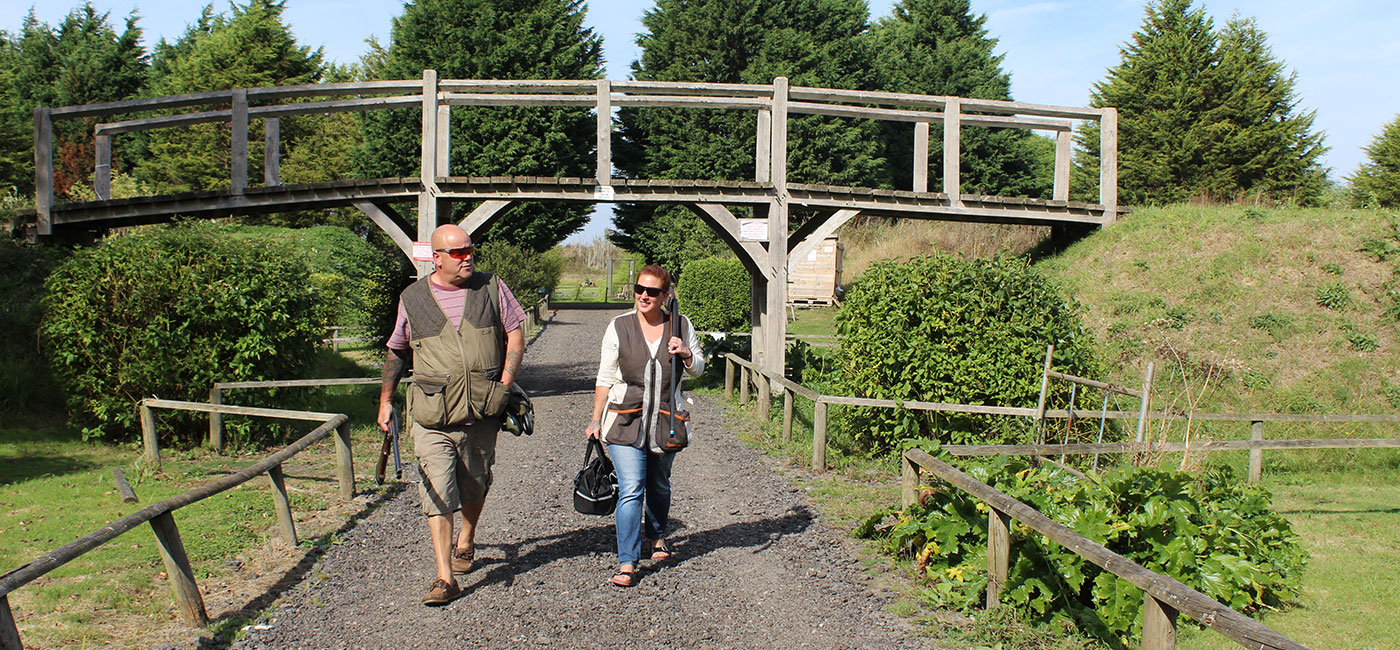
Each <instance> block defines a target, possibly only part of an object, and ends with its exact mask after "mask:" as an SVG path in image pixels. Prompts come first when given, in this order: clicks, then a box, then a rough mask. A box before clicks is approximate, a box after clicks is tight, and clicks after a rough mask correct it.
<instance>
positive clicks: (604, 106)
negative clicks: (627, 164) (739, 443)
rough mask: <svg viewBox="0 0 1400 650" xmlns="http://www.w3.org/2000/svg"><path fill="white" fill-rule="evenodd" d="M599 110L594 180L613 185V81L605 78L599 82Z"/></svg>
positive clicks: (600, 185) (601, 183)
mask: <svg viewBox="0 0 1400 650" xmlns="http://www.w3.org/2000/svg"><path fill="white" fill-rule="evenodd" d="M594 110H596V111H597V115H596V121H597V129H596V136H597V146H596V149H597V152H598V155H597V169H595V170H594V175H593V177H594V180H597V181H598V186H599V187H608V186H610V185H612V82H611V81H608V80H607V79H603V80H601V81H599V82H598V105H597V106H596V107H595V109H594Z"/></svg>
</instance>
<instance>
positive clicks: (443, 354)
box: [399, 272, 506, 429]
mask: <svg viewBox="0 0 1400 650" xmlns="http://www.w3.org/2000/svg"><path fill="white" fill-rule="evenodd" d="M465 291H466V295H465V296H464V301H463V305H462V323H461V326H460V327H457V328H453V327H452V321H451V319H449V318H448V317H447V314H446V313H445V312H443V311H442V307H441V306H440V305H438V302H437V299H436V298H434V297H433V290H432V287H430V286H428V278H427V276H424V277H422V278H419V279H418V281H417V282H414V283H413V284H411V285H409V286H408V288H407V289H404V290H403V293H401V294H399V299H400V300H402V301H403V307H404V312H406V313H407V314H408V327H409V348H410V349H411V350H412V351H413V386H412V388H410V389H409V400H410V404H411V406H410V409H409V411H410V413H411V415H412V416H413V420H414V421H415V422H417V423H418V424H420V425H422V426H424V427H427V428H430V429H433V428H442V427H450V426H460V425H464V424H467V423H469V422H473V421H477V420H482V419H485V418H491V417H496V416H499V415H500V414H501V413H502V411H503V410H504V408H505V401H506V389H505V387H504V386H502V385H501V384H500V381H499V380H500V378H501V368H502V366H503V365H504V363H505V358H506V336H505V329H504V328H503V327H502V326H501V300H500V289H499V287H498V285H497V283H496V278H495V276H493V275H491V274H490V273H483V272H476V273H473V274H472V276H471V278H470V279H468V280H467V286H466V287H465Z"/></svg>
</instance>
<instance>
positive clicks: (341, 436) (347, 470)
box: [335, 422, 355, 501]
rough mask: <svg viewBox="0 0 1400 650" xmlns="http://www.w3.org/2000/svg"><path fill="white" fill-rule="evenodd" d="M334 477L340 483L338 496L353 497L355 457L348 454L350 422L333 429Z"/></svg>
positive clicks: (346, 498) (348, 498) (343, 497)
mask: <svg viewBox="0 0 1400 650" xmlns="http://www.w3.org/2000/svg"><path fill="white" fill-rule="evenodd" d="M335 478H336V481H337V482H339V483H340V498H342V499H345V500H346V501H349V500H350V499H353V498H354V497H355V459H354V457H352V456H351V455H350V423H349V422H346V423H345V424H342V425H340V426H339V427H336V430H335Z"/></svg>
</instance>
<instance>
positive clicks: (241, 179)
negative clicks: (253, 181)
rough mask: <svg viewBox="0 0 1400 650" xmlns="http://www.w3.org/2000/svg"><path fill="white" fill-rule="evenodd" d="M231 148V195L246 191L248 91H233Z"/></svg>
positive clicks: (240, 89) (238, 89)
mask: <svg viewBox="0 0 1400 650" xmlns="http://www.w3.org/2000/svg"><path fill="white" fill-rule="evenodd" d="M232 120H233V145H232V146H233V148H232V151H231V152H230V158H232V163H233V165H232V166H233V170H232V173H231V176H232V177H233V178H232V180H233V193H234V194H242V193H243V190H246V189H248V91H247V90H246V89H243V88H235V89H233V111H232Z"/></svg>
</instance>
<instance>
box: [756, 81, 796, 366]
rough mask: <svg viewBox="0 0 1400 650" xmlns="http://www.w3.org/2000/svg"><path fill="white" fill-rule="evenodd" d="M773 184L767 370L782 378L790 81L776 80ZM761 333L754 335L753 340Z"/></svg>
mask: <svg viewBox="0 0 1400 650" xmlns="http://www.w3.org/2000/svg"><path fill="white" fill-rule="evenodd" d="M771 131H772V142H773V145H772V148H771V151H772V169H773V171H772V183H773V200H772V201H770V202H769V203H768V267H769V268H770V269H771V271H772V274H771V275H769V276H768V277H767V278H766V280H767V282H766V284H767V285H768V286H767V288H766V290H765V291H764V296H763V297H764V302H765V305H766V307H765V309H764V314H763V341H764V344H763V351H764V353H765V354H764V356H763V360H762V361H761V363H762V364H763V365H762V367H763V369H764V370H767V371H769V372H772V373H777V374H778V375H782V374H783V372H784V370H785V369H786V366H787V363H786V361H787V360H786V355H787V350H786V344H787V341H786V336H787V315H786V314H787V311H786V310H787V280H788V268H787V261H788V205H789V203H790V200H789V199H790V197H789V195H788V188H787V154H788V151H787V140H788V137H787V135H788V79H787V77H777V78H775V79H773V127H772V129H771ZM758 335H759V333H758V332H757V331H755V332H754V338H755V339H757V338H758Z"/></svg>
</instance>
